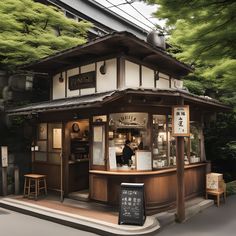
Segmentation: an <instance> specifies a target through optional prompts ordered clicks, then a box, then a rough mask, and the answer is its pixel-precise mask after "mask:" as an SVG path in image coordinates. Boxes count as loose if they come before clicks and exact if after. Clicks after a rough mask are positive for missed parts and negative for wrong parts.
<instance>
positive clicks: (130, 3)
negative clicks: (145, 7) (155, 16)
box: [125, 0, 162, 29]
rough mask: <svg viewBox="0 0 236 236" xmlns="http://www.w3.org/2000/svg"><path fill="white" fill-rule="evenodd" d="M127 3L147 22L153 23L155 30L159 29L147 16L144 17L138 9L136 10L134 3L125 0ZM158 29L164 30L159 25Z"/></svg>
mask: <svg viewBox="0 0 236 236" xmlns="http://www.w3.org/2000/svg"><path fill="white" fill-rule="evenodd" d="M125 2H126V3H127V4H129V5H130V6H131V7H132V8H133V9H134V10H135V11H136V12H137V13H139V15H141V16H142V17H143V18H144V19H145V20H147V21H148V22H149V23H151V24H152V25H153V26H154V27H155V28H156V27H157V25H155V24H154V23H153V22H151V21H150V20H149V19H148V18H147V17H146V16H144V15H143V14H142V13H141V12H140V11H139V10H138V9H136V8H135V7H134V6H133V5H132V3H133V2H134V1H131V2H129V1H128V0H125ZM158 28H160V29H162V28H161V26H159V25H158Z"/></svg>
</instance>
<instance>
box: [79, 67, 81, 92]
mask: <svg viewBox="0 0 236 236" xmlns="http://www.w3.org/2000/svg"><path fill="white" fill-rule="evenodd" d="M79 74H81V66H79ZM79 96H81V89H79Z"/></svg>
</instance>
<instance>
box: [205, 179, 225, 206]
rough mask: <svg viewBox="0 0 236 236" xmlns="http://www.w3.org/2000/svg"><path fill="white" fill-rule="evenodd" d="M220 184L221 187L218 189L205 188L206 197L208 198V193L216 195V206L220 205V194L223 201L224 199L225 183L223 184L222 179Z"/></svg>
mask: <svg viewBox="0 0 236 236" xmlns="http://www.w3.org/2000/svg"><path fill="white" fill-rule="evenodd" d="M220 185H221V187H220V189H218V190H210V189H207V190H206V199H208V195H213V196H216V202H217V207H219V206H220V197H221V196H222V197H223V199H224V202H225V200H226V184H225V182H224V180H223V181H221V183H220Z"/></svg>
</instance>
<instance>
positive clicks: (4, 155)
mask: <svg viewBox="0 0 236 236" xmlns="http://www.w3.org/2000/svg"><path fill="white" fill-rule="evenodd" d="M1 157H2V167H7V166H8V148H7V146H1Z"/></svg>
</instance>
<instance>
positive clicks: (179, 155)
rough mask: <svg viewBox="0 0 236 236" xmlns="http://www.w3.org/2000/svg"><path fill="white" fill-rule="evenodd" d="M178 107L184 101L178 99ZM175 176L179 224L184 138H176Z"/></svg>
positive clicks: (182, 209)
mask: <svg viewBox="0 0 236 236" xmlns="http://www.w3.org/2000/svg"><path fill="white" fill-rule="evenodd" d="M178 103H179V105H184V99H183V98H180V100H179V101H178ZM176 169H177V170H176V174H177V196H176V201H177V202H176V204H177V214H176V221H177V222H179V223H181V222H183V221H184V220H185V202H184V195H185V191H184V137H176Z"/></svg>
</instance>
